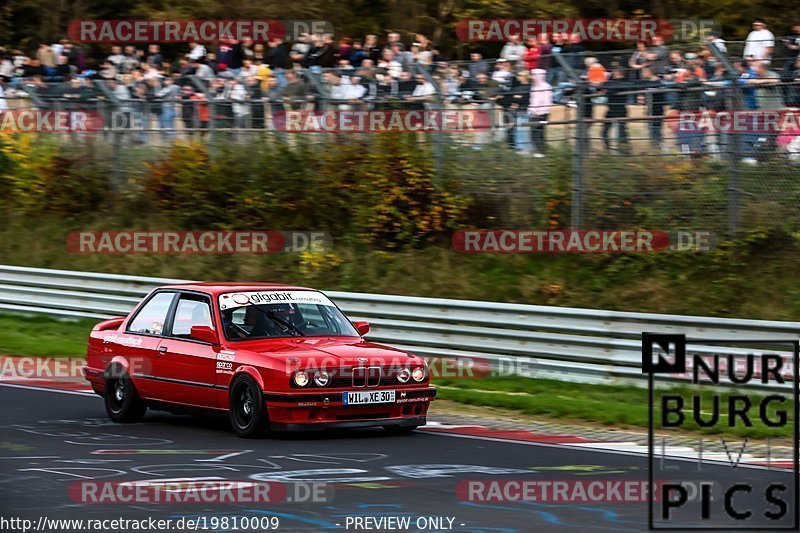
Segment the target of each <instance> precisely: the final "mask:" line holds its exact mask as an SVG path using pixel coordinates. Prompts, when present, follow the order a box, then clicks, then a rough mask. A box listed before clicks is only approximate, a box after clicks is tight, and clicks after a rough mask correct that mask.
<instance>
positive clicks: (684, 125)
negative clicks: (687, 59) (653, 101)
mask: <svg viewBox="0 0 800 533" xmlns="http://www.w3.org/2000/svg"><path fill="white" fill-rule="evenodd" d="M679 80H680V81H677V80H676V84H675V87H676V88H677V89H678V94H677V101H676V103H675V106H674V109H675V110H677V111H693V112H694V113H693V114H692V115H696V114H697V112H698V111H700V110H701V109H702V108H703V104H702V92H701V91H700V88H701V87H702V85H703V80H702V78H700V77H699V76H698V75H697V73H696V72H695V71H694V70H691V69H686V72H684V73H682V75H681V76H680V78H679ZM676 143H677V145H678V148H680V151H681V153H682V154H684V155H689V156H691V157H692V159H697V158H699V157H701V156H702V155H703V154H704V153H705V132H704V131H703V130H702V129H701V128H699V127H698V124H697V121H696V120H695V119H690V120H687V121H682V122H680V123H679V126H678V131H677V134H676Z"/></svg>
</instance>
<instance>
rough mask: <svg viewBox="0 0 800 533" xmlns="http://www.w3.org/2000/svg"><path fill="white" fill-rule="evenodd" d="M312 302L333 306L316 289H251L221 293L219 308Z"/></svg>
mask: <svg viewBox="0 0 800 533" xmlns="http://www.w3.org/2000/svg"><path fill="white" fill-rule="evenodd" d="M279 303H288V304H314V305H327V306H328V307H335V306H334V305H333V302H331V301H330V300H329V299H328V297H327V296H325V295H324V294H322V293H320V292H316V291H251V292H233V293H227V294H222V295H220V297H219V308H220V309H234V308H236V307H244V306H246V305H253V304H255V305H261V304H279Z"/></svg>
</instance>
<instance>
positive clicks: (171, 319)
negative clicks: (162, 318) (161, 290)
mask: <svg viewBox="0 0 800 533" xmlns="http://www.w3.org/2000/svg"><path fill="white" fill-rule="evenodd" d="M176 292H177V294H178V297H177V298H175V300H173V302H172V305H170V309H169V311H168V312H167V321H166V322H165V323H164V331H165V332H167V333H168V334H164V335H162V337H163V338H165V339H170V340H176V341H184V342H193V343H195V344H205V345H206V346H212V345H213V344H212V343H210V342H207V341H201V340H200V339H192V338H188V339H187V338H186V337H176V336H175V335H173V334H172V326H173V325H174V323H175V315H176V313H177V311H178V302H180V300H181V296H183V295H190V296H199V297H200V298H203V299H205V301H206V303H207V304H208V307H209V311H210V312H211V324H212V325H214V331H215V332H217V328H216V324H217V321H216V320H215V316H214V301H213V299H212V298H211V295H210V294H208V293H205V292H200V291H190V290H188V289H178V290H177V291H176ZM217 339H219V332H217Z"/></svg>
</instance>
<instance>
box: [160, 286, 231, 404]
mask: <svg viewBox="0 0 800 533" xmlns="http://www.w3.org/2000/svg"><path fill="white" fill-rule="evenodd" d="M192 326H209V327H211V328H212V329H213V328H214V320H213V315H212V311H211V299H210V297H209V296H207V295H205V294H200V293H190V292H180V293H179V294H178V300H177V303H176V304H175V306H174V311H173V312H172V313H171V315H170V317H169V320H168V324H167V328H168V329H167V331H166V334H165V337H164V339H163V341H162V343H161V345H160V346H159V353H158V356H157V358H156V361H155V375H156V379H157V380H158V381H160V382H163V383H164V384H165V387H166V390H167V391H168V393H167V394H166V395H165V397H164V400H165V401H168V402H173V403H180V404H186V405H197V406H201V407H217V405H216V395H215V393H214V389H215V383H216V372H217V352H218V351H219V347H215V346H213V345H212V344H210V343H208V342H204V341H200V340H197V339H192V338H191V336H190V332H191V329H192ZM215 348H216V349H215Z"/></svg>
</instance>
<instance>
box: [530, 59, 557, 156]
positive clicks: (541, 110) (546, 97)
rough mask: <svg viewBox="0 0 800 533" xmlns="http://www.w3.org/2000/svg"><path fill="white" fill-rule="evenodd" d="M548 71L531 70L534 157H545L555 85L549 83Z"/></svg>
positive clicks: (531, 117)
mask: <svg viewBox="0 0 800 533" xmlns="http://www.w3.org/2000/svg"><path fill="white" fill-rule="evenodd" d="M546 78H547V71H546V70H544V69H540V68H538V69H535V70H533V71H532V72H531V92H530V99H529V103H528V117H530V122H531V142H532V145H533V146H532V148H533V156H534V157H544V153H545V152H546V150H547V147H546V146H545V132H544V129H545V126H546V125H547V120H548V117H549V116H550V110H551V109H552V108H553V87H552V86H551V85H550V84H549V83H547V79H546Z"/></svg>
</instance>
